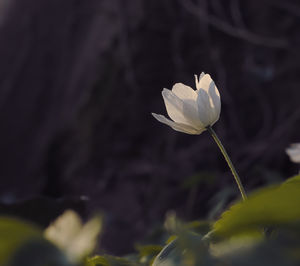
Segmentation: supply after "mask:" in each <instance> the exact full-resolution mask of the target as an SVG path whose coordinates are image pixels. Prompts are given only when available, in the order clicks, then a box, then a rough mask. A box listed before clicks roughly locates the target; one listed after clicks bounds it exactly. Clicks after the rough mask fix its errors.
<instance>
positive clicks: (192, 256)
mask: <svg viewBox="0 0 300 266" xmlns="http://www.w3.org/2000/svg"><path fill="white" fill-rule="evenodd" d="M202 239H203V238H202V235H200V234H196V233H194V232H190V231H186V230H184V229H183V230H182V231H179V234H178V238H176V239H175V240H173V241H171V242H170V243H169V244H168V245H166V246H165V247H164V248H163V250H162V251H161V252H160V253H159V254H158V255H157V257H156V258H155V260H154V262H153V266H182V265H185V266H202V265H203V266H204V265H205V266H210V265H214V262H213V259H212V257H211V255H210V253H209V250H208V246H207V245H206V243H205V242H204V241H203V240H202Z"/></svg>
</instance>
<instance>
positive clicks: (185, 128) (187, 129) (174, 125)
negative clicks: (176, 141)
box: [152, 113, 205, 135]
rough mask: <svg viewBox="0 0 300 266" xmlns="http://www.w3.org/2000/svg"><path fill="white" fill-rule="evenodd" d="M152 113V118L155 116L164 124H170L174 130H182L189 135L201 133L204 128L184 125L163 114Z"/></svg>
mask: <svg viewBox="0 0 300 266" xmlns="http://www.w3.org/2000/svg"><path fill="white" fill-rule="evenodd" d="M152 115H153V116H154V118H156V119H157V120H158V121H159V122H161V123H163V124H166V125H168V126H170V127H171V128H173V129H174V130H176V131H179V132H183V133H187V134H191V135H196V134H201V133H202V132H203V131H204V130H205V129H195V128H193V127H192V126H190V125H186V124H181V123H175V122H173V121H171V120H169V119H168V118H166V117H165V116H163V115H158V114H155V113H152Z"/></svg>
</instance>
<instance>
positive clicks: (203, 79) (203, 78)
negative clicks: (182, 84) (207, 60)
mask: <svg viewBox="0 0 300 266" xmlns="http://www.w3.org/2000/svg"><path fill="white" fill-rule="evenodd" d="M203 74H204V73H203V72H202V73H201V75H200V79H199V82H198V87H197V89H198V90H199V89H203V90H205V91H208V89H209V86H210V83H211V82H212V81H213V80H212V79H211V77H210V75H209V74H204V75H203Z"/></svg>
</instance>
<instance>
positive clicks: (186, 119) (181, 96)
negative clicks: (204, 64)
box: [152, 72, 221, 135]
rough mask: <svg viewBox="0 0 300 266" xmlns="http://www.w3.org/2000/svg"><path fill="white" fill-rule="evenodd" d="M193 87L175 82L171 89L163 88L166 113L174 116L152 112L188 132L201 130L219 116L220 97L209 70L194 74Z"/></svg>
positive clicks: (210, 124) (176, 127)
mask: <svg viewBox="0 0 300 266" xmlns="http://www.w3.org/2000/svg"><path fill="white" fill-rule="evenodd" d="M195 83H196V90H194V89H192V88H191V87H189V86H186V85H184V84H182V83H176V84H175V85H174V86H173V88H172V91H170V90H168V89H163V91H162V96H163V99H164V102H165V105H166V109H167V113H168V115H169V117H170V118H171V119H172V120H173V121H172V120H170V119H168V118H166V117H165V116H163V115H158V114H154V113H152V115H153V116H154V117H155V118H156V119H157V120H158V121H159V122H161V123H164V124H166V125H168V126H170V127H171V128H173V129H174V130H176V131H180V132H184V133H187V134H193V135H196V134H201V133H202V132H203V131H204V130H206V127H208V126H212V125H213V124H214V123H215V122H216V121H217V120H218V119H219V116H220V111H221V100H220V94H219V91H218V89H217V87H216V85H215V83H214V81H213V80H212V79H211V77H210V75H209V74H205V73H203V72H202V73H201V75H200V77H199V80H198V77H197V76H196V75H195Z"/></svg>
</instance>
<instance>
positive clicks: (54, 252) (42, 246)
mask: <svg viewBox="0 0 300 266" xmlns="http://www.w3.org/2000/svg"><path fill="white" fill-rule="evenodd" d="M1 265H2V264H1ZM20 265H22V266H72V265H71V263H70V261H69V260H68V258H67V257H66V256H65V255H64V254H63V253H62V252H61V251H60V250H59V249H58V248H57V247H55V246H54V245H52V244H51V243H50V242H48V241H46V240H45V239H31V240H29V241H27V242H26V243H24V244H23V245H22V246H21V247H19V248H18V249H17V250H16V252H15V253H14V254H13V256H11V257H10V259H9V262H8V263H7V264H6V265H5V266H20Z"/></svg>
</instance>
